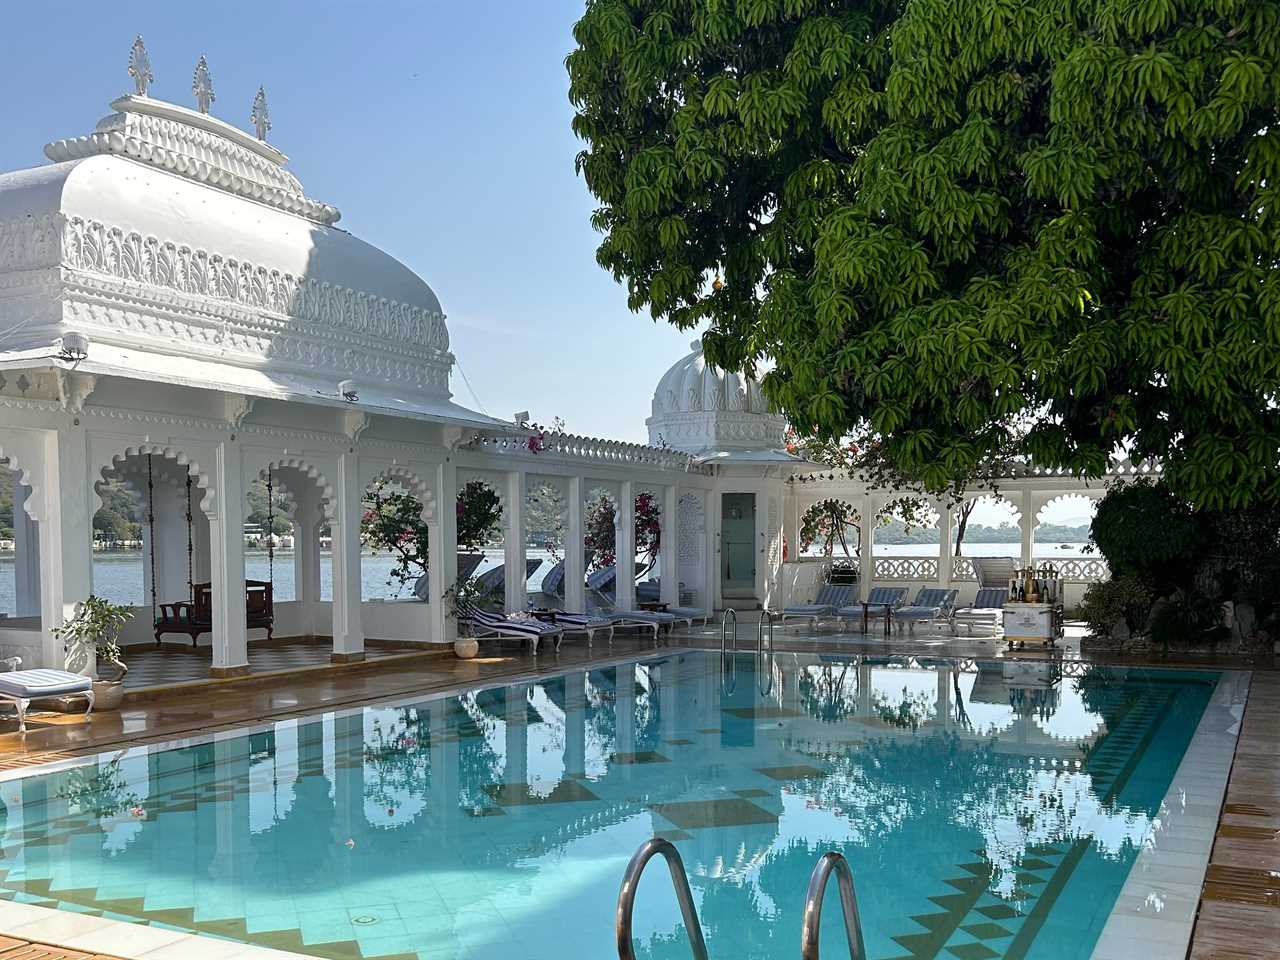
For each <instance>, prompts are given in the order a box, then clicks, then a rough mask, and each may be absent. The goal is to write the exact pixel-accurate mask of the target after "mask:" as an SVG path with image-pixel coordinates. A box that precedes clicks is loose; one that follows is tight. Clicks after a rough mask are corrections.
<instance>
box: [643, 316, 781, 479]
mask: <svg viewBox="0 0 1280 960" xmlns="http://www.w3.org/2000/svg"><path fill="white" fill-rule="evenodd" d="M645 423H646V424H647V425H648V427H649V442H650V443H651V444H653V445H655V446H661V445H664V444H665V445H666V446H669V447H673V448H674V449H676V450H682V451H684V452H686V453H691V454H694V455H695V456H711V455H714V454H716V453H720V452H726V451H727V452H732V451H748V450H762V451H763V450H775V449H777V448H778V447H780V446H781V445H782V438H783V431H784V430H785V427H786V421H785V419H784V418H782V417H780V416H778V415H777V414H775V413H773V412H772V411H771V410H770V409H769V404H768V401H767V400H766V399H765V396H764V391H762V390H761V389H760V384H759V383H758V382H757V381H755V380H753V379H751V378H750V377H745V376H743V375H742V374H738V373H726V372H725V371H723V370H721V369H719V368H718V367H715V366H713V365H711V364H710V363H708V362H707V358H706V357H705V356H704V355H703V353H702V341H700V340H699V341H695V342H694V343H693V344H692V352H691V353H689V354H688V355H687V356H685V357H683V358H682V359H680V360H679V361H677V362H676V364H675V365H674V366H672V367H671V369H670V370H668V371H667V372H666V373H665V374H663V377H662V379H661V380H659V381H658V388H657V390H655V391H654V394H653V414H652V416H650V417H649V419H648V420H646V421H645Z"/></svg>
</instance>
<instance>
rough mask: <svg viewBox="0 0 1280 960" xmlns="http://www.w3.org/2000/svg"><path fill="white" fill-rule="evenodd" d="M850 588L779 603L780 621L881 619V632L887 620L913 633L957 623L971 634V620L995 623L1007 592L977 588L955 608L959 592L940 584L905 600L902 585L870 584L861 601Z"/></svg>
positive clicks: (830, 587)
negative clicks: (783, 604) (802, 601)
mask: <svg viewBox="0 0 1280 960" xmlns="http://www.w3.org/2000/svg"><path fill="white" fill-rule="evenodd" d="M855 590H856V587H854V586H853V585H844V584H833V583H829V584H826V585H825V586H823V587H822V589H820V590H819V591H818V595H817V596H816V597H815V598H814V601H813V603H807V604H798V605H796V606H791V607H785V608H784V609H783V610H782V614H781V616H780V619H781V621H782V622H783V623H784V624H785V623H786V621H788V620H803V621H807V622H808V624H809V626H810V628H811V629H813V630H817V629H818V626H819V624H820V623H822V622H823V621H828V622H831V623H834V624H835V625H836V626H837V627H838V628H840V629H844V628H846V627H847V626H848V624H849V622H850V621H854V622H857V623H860V624H862V629H863V630H864V631H866V630H867V629H868V625H869V624H870V623H872V622H881V623H883V624H884V629H885V632H886V633H887V632H888V630H889V625H890V624H891V623H893V624H897V627H898V632H899V633H902V632H903V631H905V630H909V631H910V632H911V633H915V628H916V625H917V624H920V623H933V624H938V625H944V626H947V627H949V628H950V630H951V632H952V634H954V633H955V632H956V626H957V624H960V625H963V626H965V627H966V628H967V630H968V631H969V632H970V633H972V631H973V626H974V625H975V624H984V625H985V624H990V625H992V626H993V627H994V626H995V625H996V623H997V622H998V621H999V618H1000V610H1001V608H1002V607H1003V606H1004V601H1005V597H1006V593H1007V591H1005V590H1003V589H999V588H986V589H979V590H978V595H977V596H976V597H975V598H974V601H973V603H971V604H969V605H967V606H964V607H959V608H957V606H956V598H957V597H958V596H959V591H958V590H953V589H949V588H945V587H922V588H921V589H920V591H919V592H918V593H917V594H916V597H915V600H914V601H912V602H911V603H907V602H906V599H907V588H906V587H873V588H872V589H871V590H870V591H869V592H868V593H867V597H866V599H865V600H857V599H855V597H854V591H855Z"/></svg>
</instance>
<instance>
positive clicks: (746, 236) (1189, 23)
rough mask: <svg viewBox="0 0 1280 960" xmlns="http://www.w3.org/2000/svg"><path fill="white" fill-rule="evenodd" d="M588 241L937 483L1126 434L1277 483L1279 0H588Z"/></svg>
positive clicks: (687, 322) (722, 345) (636, 303)
mask: <svg viewBox="0 0 1280 960" xmlns="http://www.w3.org/2000/svg"><path fill="white" fill-rule="evenodd" d="M574 35H575V38H576V41H577V48H576V49H575V50H573V51H572V52H571V53H570V54H569V57H568V59H567V65H568V69H569V75H570V81H571V83H570V96H571V99H572V101H573V103H574V105H575V107H576V110H577V115H576V117H575V118H574V129H575V131H576V132H577V133H578V135H579V136H580V137H581V138H582V139H583V140H584V141H585V142H586V149H585V150H584V151H583V152H582V153H581V154H580V156H579V158H578V165H579V168H580V170H581V172H582V174H583V175H584V177H585V179H586V182H587V185H588V187H589V188H590V190H591V191H592V192H593V193H594V194H595V196H596V197H597V198H598V199H599V201H600V206H599V208H598V210H597V211H596V213H595V215H594V218H593V221H594V224H595V226H596V227H597V228H598V229H599V230H600V231H601V232H603V234H604V240H603V242H602V243H601V245H600V248H599V252H598V259H599V261H600V263H601V264H602V265H603V266H604V267H606V268H607V269H609V270H611V271H612V272H613V274H614V276H615V277H616V278H617V279H619V280H620V281H622V282H625V284H626V285H627V288H628V291H629V297H630V304H631V306H632V308H633V309H636V310H641V309H648V310H649V312H650V313H651V314H652V315H653V317H655V318H663V319H666V320H669V321H670V322H672V323H674V324H676V325H678V326H681V327H685V328H692V327H694V326H696V325H699V324H703V323H707V324H709V326H710V331H709V333H708V334H707V335H706V337H705V344H706V349H707V353H708V356H709V357H710V358H711V359H713V360H714V361H716V362H717V363H719V364H720V365H722V366H725V367H728V368H742V367H745V368H748V369H750V368H753V367H754V365H755V364H756V363H758V362H759V361H760V360H762V359H763V358H765V357H769V358H772V360H773V362H774V367H773V369H772V370H771V371H769V372H768V373H767V374H765V376H764V387H765V391H766V393H767V394H768V396H769V397H770V398H771V400H772V401H773V402H774V403H776V404H777V405H778V406H779V408H780V409H781V410H782V411H783V412H785V413H786V414H787V415H788V416H789V417H790V418H791V420H792V421H793V422H794V423H796V424H800V425H803V426H804V427H805V429H806V430H807V429H808V428H809V427H810V426H811V427H812V429H813V432H814V433H815V435H816V436H817V437H818V438H839V437H842V436H845V435H847V434H851V433H852V434H855V435H857V434H863V435H865V434H867V433H871V434H873V435H875V436H877V437H878V438H880V440H881V442H882V443H883V445H884V452H885V456H886V457H887V458H888V459H889V460H890V461H891V462H892V463H893V464H895V465H896V467H897V468H898V469H900V470H901V471H902V472H903V473H904V474H905V475H907V476H910V477H914V478H917V479H918V480H919V481H921V482H923V483H924V484H925V485H926V486H927V487H928V488H929V489H931V490H934V491H941V490H942V489H944V488H945V487H947V486H948V485H954V484H955V483H956V482H963V481H964V480H965V479H967V478H968V477H969V476H971V475H973V474H975V473H979V472H981V470H982V469H983V465H984V464H988V463H990V462H991V459H992V457H1005V456H1008V455H1009V454H1013V455H1015V456H1026V457H1031V458H1034V459H1035V460H1036V461H1037V462H1039V463H1041V464H1044V465H1047V466H1054V467H1065V468H1069V469H1070V470H1072V471H1074V472H1076V473H1079V474H1092V475H1096V474H1099V473H1101V472H1102V471H1103V469H1104V468H1105V465H1106V462H1107V460H1108V458H1109V457H1110V456H1111V455H1112V454H1114V453H1115V452H1116V450H1117V449H1118V448H1119V447H1121V446H1125V447H1128V448H1129V449H1131V450H1132V452H1133V454H1134V455H1135V456H1137V457H1159V458H1160V459H1161V460H1162V461H1163V462H1164V464H1165V468H1166V475H1167V477H1168V480H1169V482H1170V484H1171V485H1172V486H1173V487H1174V488H1175V489H1177V490H1178V491H1179V492H1180V493H1182V494H1183V495H1185V496H1187V497H1189V498H1190V499H1192V500H1194V501H1196V502H1197V503H1200V504H1202V505H1211V506H1223V505H1240V504H1244V503H1249V502H1254V501H1258V500H1264V499H1272V498H1275V497H1276V496H1277V494H1278V493H1280V467H1278V464H1280V410H1278V409H1277V384H1278V383H1280V284H1277V282H1276V278H1277V270H1276V267H1277V259H1278V258H1280V217H1278V216H1277V214H1276V212H1275V211H1277V210H1278V209H1280V124H1277V112H1278V110H1277V98H1278V92H1280V4H1277V3H1276V0H588V2H587V7H586V12H585V14H584V15H583V17H582V19H581V20H580V21H579V23H578V24H577V26H576V28H575V34H574Z"/></svg>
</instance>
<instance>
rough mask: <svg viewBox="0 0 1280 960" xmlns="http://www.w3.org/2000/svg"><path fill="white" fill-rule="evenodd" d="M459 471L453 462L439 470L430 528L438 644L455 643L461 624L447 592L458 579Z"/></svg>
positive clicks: (429, 571) (431, 582)
mask: <svg viewBox="0 0 1280 960" xmlns="http://www.w3.org/2000/svg"><path fill="white" fill-rule="evenodd" d="M457 500H458V468H457V467H456V466H455V465H454V464H453V463H452V462H450V461H448V460H446V461H445V462H444V463H442V464H440V465H439V466H438V467H436V505H435V516H434V517H433V518H432V522H431V524H430V525H429V526H428V541H429V546H430V549H431V557H430V560H429V561H428V566H427V583H428V589H429V590H430V596H431V601H430V614H429V615H430V618H431V639H432V640H433V641H435V642H436V643H452V642H453V641H454V640H455V639H457V636H458V624H457V621H456V620H454V619H453V617H451V616H449V604H448V602H447V601H446V600H445V599H444V594H445V591H446V590H448V589H449V588H450V587H452V586H453V585H454V581H456V580H457V579H458V514H457Z"/></svg>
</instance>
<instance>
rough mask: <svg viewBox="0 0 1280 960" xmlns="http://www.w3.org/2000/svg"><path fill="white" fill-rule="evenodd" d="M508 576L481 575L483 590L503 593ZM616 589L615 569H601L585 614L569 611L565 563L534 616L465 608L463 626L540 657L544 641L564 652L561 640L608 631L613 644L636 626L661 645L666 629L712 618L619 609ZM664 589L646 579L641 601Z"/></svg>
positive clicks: (552, 573)
mask: <svg viewBox="0 0 1280 960" xmlns="http://www.w3.org/2000/svg"><path fill="white" fill-rule="evenodd" d="M529 563H530V565H531V566H530V569H529V570H528V572H527V576H530V577H531V576H532V575H533V573H534V571H536V570H537V564H538V561H529ZM502 578H503V569H502V567H500V566H499V567H495V568H494V569H493V570H489V571H486V572H485V573H484V574H482V575H481V577H480V578H479V579H480V581H481V584H480V585H481V587H482V588H483V587H485V586H486V585H488V586H490V587H492V588H493V591H494V592H497V588H498V587H499V586H500V585H501V584H502V582H503V581H502ZM616 588H617V569H616V568H615V567H606V568H604V569H601V570H597V571H595V572H594V573H592V574H591V575H590V576H588V577H587V580H586V592H587V597H588V601H587V604H586V608H585V609H584V610H582V611H581V612H577V611H567V610H565V609H563V608H564V599H565V598H564V561H563V560H562V561H560V562H559V563H557V564H556V565H555V566H553V567H552V568H551V569H550V570H549V571H547V573H546V575H545V576H544V577H543V578H542V585H541V587H540V589H539V590H538V592H537V593H536V594H535V595H534V596H532V597H531V598H530V603H531V607H532V609H531V610H530V611H529V612H528V613H525V614H518V615H508V614H503V613H496V612H492V611H489V610H485V609H483V608H481V607H479V606H475V605H469V606H468V607H467V608H466V609H464V610H459V617H458V624H459V626H460V627H464V628H466V630H467V631H468V632H469V633H470V634H471V636H472V637H474V638H476V639H478V640H483V639H489V638H495V637H498V638H500V637H511V638H515V639H519V640H521V641H523V642H527V643H529V644H530V646H531V647H532V648H533V652H534V653H535V654H536V653H537V652H538V645H539V643H541V642H544V641H550V642H551V643H553V644H554V645H555V649H556V650H559V649H560V644H561V642H563V640H564V638H565V637H566V636H570V635H579V636H585V637H586V638H587V643H588V644H591V643H593V642H594V640H595V637H596V634H600V633H603V634H604V635H605V637H606V638H607V639H608V640H609V641H611V642H612V640H613V635H614V631H615V630H620V629H628V628H630V629H637V630H642V631H643V630H648V631H652V634H653V639H654V640H655V641H656V640H657V639H658V637H659V635H660V633H661V632H662V630H664V629H668V630H669V629H671V628H673V627H675V626H676V625H678V624H685V625H686V626H689V627H692V626H693V624H694V622H696V621H699V620H700V621H702V622H703V623H704V624H705V623H706V622H707V620H708V619H709V618H710V615H709V614H708V613H707V611H705V610H702V609H700V608H695V607H682V606H668V607H667V608H666V609H664V610H639V609H637V610H631V609H618V607H617V601H616V593H617V589H616ZM661 590H662V585H661V583H660V582H659V581H658V580H646V581H644V582H643V583H639V584H637V585H636V599H637V600H638V601H641V602H644V601H650V600H652V601H657V600H658V598H659V596H660V595H661Z"/></svg>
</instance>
